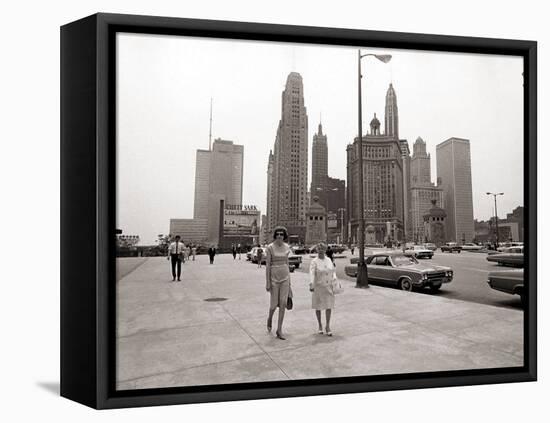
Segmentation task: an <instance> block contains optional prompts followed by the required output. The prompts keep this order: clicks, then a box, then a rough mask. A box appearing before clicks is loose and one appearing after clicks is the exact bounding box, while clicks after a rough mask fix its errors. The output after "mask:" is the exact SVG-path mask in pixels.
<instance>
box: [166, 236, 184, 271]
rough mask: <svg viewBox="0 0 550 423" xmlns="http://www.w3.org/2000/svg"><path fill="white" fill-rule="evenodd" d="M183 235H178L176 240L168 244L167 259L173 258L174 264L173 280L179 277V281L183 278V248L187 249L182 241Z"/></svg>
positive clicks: (172, 262)
mask: <svg viewBox="0 0 550 423" xmlns="http://www.w3.org/2000/svg"><path fill="white" fill-rule="evenodd" d="M180 239H181V237H180V236H179V235H176V237H175V238H174V242H172V243H171V244H170V245H169V246H168V256H167V257H166V259H167V260H171V264H172V282H173V281H175V280H176V277H177V278H178V281H180V280H181V279H180V278H181V264H182V262H183V260H184V256H183V250H184V249H185V244H184V243H183V242H181V241H180Z"/></svg>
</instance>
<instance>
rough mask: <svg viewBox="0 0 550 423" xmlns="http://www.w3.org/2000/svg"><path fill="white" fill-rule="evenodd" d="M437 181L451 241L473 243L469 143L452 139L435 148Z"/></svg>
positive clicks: (465, 140)
mask: <svg viewBox="0 0 550 423" xmlns="http://www.w3.org/2000/svg"><path fill="white" fill-rule="evenodd" d="M436 155H437V177H438V181H439V180H440V181H441V188H443V193H444V202H445V207H444V209H445V211H446V212H447V228H446V233H447V236H448V237H449V241H455V242H471V241H472V239H473V238H474V211H473V201H472V167H471V161H470V141H469V140H467V139H462V138H449V139H448V140H446V141H443V142H442V143H441V144H438V145H437V146H436Z"/></svg>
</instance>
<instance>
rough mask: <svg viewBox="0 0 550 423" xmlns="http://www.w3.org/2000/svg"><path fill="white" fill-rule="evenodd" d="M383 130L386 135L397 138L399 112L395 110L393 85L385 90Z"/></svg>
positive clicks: (395, 102) (395, 101)
mask: <svg viewBox="0 0 550 423" xmlns="http://www.w3.org/2000/svg"><path fill="white" fill-rule="evenodd" d="M384 123H385V125H384V132H385V134H386V135H388V136H394V137H395V138H397V139H399V114H398V112H397V96H396V95H395V90H394V89H393V85H392V84H390V87H389V88H388V91H387V92H386V115H385V117H384Z"/></svg>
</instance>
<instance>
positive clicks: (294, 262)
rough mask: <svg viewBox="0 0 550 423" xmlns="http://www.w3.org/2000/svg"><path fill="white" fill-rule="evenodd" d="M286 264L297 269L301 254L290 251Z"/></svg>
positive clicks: (300, 261)
mask: <svg viewBox="0 0 550 423" xmlns="http://www.w3.org/2000/svg"><path fill="white" fill-rule="evenodd" d="M288 264H289V266H292V267H295V268H296V269H298V268H299V267H300V265H301V264H302V256H300V255H298V254H292V253H290V254H289V256H288Z"/></svg>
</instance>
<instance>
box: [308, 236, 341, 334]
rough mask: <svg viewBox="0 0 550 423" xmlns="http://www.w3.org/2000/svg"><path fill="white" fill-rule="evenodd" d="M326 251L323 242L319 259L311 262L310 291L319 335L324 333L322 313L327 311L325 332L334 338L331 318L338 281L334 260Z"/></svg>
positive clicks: (318, 253)
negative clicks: (335, 282)
mask: <svg viewBox="0 0 550 423" xmlns="http://www.w3.org/2000/svg"><path fill="white" fill-rule="evenodd" d="M326 251H327V244H325V243H324V242H321V243H320V244H319V245H318V246H317V257H316V258H314V259H313V260H311V264H310V266H309V277H310V279H309V280H310V283H309V290H310V291H311V308H313V309H314V310H315V315H316V316H317V323H318V324H319V334H322V333H323V324H322V323H321V311H322V310H325V314H326V325H325V331H326V334H327V335H328V336H332V331H331V330H330V317H331V315H332V309H333V308H334V291H333V281H334V280H335V279H336V270H335V267H334V264H333V263H332V260H331V259H329V258H328V257H327V256H326V254H325V253H326Z"/></svg>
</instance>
